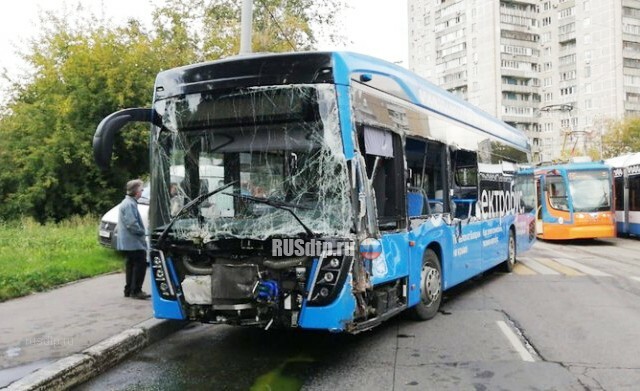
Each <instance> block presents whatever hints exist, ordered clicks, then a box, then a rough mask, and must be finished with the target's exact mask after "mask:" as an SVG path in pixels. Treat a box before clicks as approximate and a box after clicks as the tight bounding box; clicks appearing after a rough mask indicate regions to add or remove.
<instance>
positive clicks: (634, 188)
mask: <svg viewBox="0 0 640 391" xmlns="http://www.w3.org/2000/svg"><path fill="white" fill-rule="evenodd" d="M629 210H630V211H636V212H637V211H640V176H633V177H629Z"/></svg>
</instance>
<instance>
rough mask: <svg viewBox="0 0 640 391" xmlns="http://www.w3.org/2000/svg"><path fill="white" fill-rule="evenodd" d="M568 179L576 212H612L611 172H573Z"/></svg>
mask: <svg viewBox="0 0 640 391" xmlns="http://www.w3.org/2000/svg"><path fill="white" fill-rule="evenodd" d="M568 177H569V189H570V192H571V198H572V201H573V210H574V211H575V212H597V211H607V210H611V180H610V178H609V177H610V174H609V171H573V172H569V174H568Z"/></svg>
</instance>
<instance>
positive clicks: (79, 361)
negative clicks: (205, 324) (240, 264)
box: [6, 319, 188, 391]
mask: <svg viewBox="0 0 640 391" xmlns="http://www.w3.org/2000/svg"><path fill="white" fill-rule="evenodd" d="M187 323H188V322H185V321H172V320H160V319H148V320H146V321H144V322H142V323H139V324H137V325H135V326H133V327H132V328H130V329H127V330H125V331H123V332H121V333H119V334H117V335H114V336H113V337H110V338H107V339H105V340H103V341H101V342H98V343H97V344H95V345H93V346H91V347H89V348H87V349H85V350H84V351H82V352H81V353H77V354H73V355H71V356H68V357H65V358H62V359H60V360H58V361H56V362H54V363H53V364H50V365H48V366H46V367H44V368H40V369H38V370H37V371H35V372H33V373H31V374H29V375H27V376H25V377H23V378H22V379H20V380H17V381H15V382H13V383H11V384H10V385H9V386H8V387H7V388H6V389H7V390H8V391H9V390H11V391H14V390H65V389H68V388H71V387H73V386H77V385H79V384H81V383H83V382H85V381H87V380H89V379H91V378H92V377H94V376H96V375H98V374H100V373H102V372H104V371H105V370H107V369H108V368H110V367H112V366H114V365H116V364H117V363H119V362H121V361H123V360H124V359H125V358H126V357H127V356H129V355H131V354H132V353H135V352H137V351H140V350H142V349H144V348H145V347H147V346H149V345H151V344H153V343H154V342H157V341H158V340H160V339H162V338H164V337H166V336H167V335H169V334H172V333H174V332H176V331H178V330H180V329H182V328H183V327H184V326H185V325H186V324H187Z"/></svg>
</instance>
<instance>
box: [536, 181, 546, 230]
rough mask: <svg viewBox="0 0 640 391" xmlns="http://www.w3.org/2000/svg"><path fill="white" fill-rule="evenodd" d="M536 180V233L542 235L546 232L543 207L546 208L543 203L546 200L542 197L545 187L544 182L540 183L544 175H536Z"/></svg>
mask: <svg viewBox="0 0 640 391" xmlns="http://www.w3.org/2000/svg"><path fill="white" fill-rule="evenodd" d="M535 178H536V179H535V181H536V199H537V200H538V204H539V205H538V206H537V208H536V233H537V235H539V236H542V235H543V234H544V224H542V209H543V208H544V206H543V205H546V204H545V200H544V198H543V197H542V195H543V192H542V189H543V188H544V183H540V182H541V181H542V178H543V176H542V175H536V177H535Z"/></svg>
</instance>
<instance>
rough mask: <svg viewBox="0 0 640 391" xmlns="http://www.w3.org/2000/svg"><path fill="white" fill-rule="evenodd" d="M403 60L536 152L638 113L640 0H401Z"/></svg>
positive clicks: (574, 145) (547, 154) (578, 146)
mask: <svg viewBox="0 0 640 391" xmlns="http://www.w3.org/2000/svg"><path fill="white" fill-rule="evenodd" d="M408 12H409V17H408V20H409V68H410V69H411V70H413V71H415V72H417V73H418V74H420V75H422V76H423V77H425V78H426V79H428V80H431V81H432V82H434V83H436V84H438V85H440V86H441V87H443V88H445V89H447V90H449V91H451V92H452V93H454V94H456V95H458V96H460V97H462V98H464V99H467V100H468V101H470V102H471V103H473V104H474V105H476V106H478V107H480V108H482V109H484V110H485V111H487V112H489V113H490V114H492V115H495V116H497V117H499V118H502V120H504V121H505V122H507V123H509V124H510V125H512V126H515V127H517V128H519V129H522V130H524V131H525V132H526V133H527V135H528V136H529V138H530V140H531V145H532V149H533V158H534V161H548V160H552V159H556V158H559V157H561V156H562V155H563V154H570V153H572V152H573V153H574V154H577V153H583V152H584V151H585V150H587V149H590V148H599V143H600V142H601V132H602V131H603V129H604V126H605V123H606V121H607V120H608V119H619V118H621V117H623V116H625V115H640V0H607V1H597V0H517V1H511V0H408Z"/></svg>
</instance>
